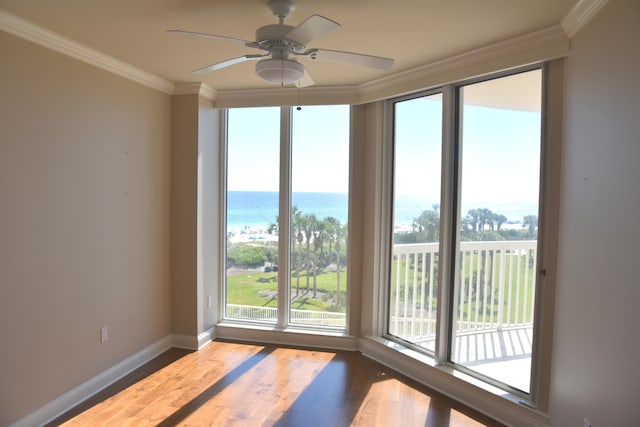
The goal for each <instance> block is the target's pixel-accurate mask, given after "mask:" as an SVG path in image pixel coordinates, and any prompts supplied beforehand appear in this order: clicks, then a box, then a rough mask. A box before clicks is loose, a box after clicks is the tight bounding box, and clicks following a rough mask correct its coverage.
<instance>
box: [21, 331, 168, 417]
mask: <svg viewBox="0 0 640 427" xmlns="http://www.w3.org/2000/svg"><path fill="white" fill-rule="evenodd" d="M172 346H173V342H172V338H171V336H166V337H165V338H163V339H161V340H159V341H156V342H155V343H153V344H151V345H150V346H148V347H146V348H144V349H142V350H140V351H139V352H137V353H136V354H134V355H132V356H130V357H128V358H126V359H125V360H123V361H122V362H120V363H118V364H116V365H114V366H112V367H111V368H109V369H107V370H106V371H104V372H102V373H100V374H98V375H96V376H95V377H93V378H91V379H90V380H88V381H86V382H84V383H83V384H80V385H79V386H78V387H76V388H74V389H73V390H71V391H69V392H67V393H65V394H63V395H62V396H60V397H58V398H57V399H54V400H52V401H51V402H49V403H47V404H46V405H44V406H42V407H40V408H39V409H36V410H35V411H34V412H32V413H30V414H29V415H27V416H26V417H24V418H22V419H20V420H18V421H16V422H15V423H13V424H11V425H10V426H9V427H31V426H41V425H43V424H45V423H47V422H49V421H51V420H54V419H55V418H56V417H59V416H60V415H62V414H64V413H65V412H67V411H68V410H70V409H72V408H73V407H75V406H76V405H78V404H80V403H82V402H83V401H85V400H86V399H88V398H89V397H91V396H93V395H94V394H96V393H98V392H99V391H100V390H103V389H105V388H106V387H108V386H110V385H111V384H113V383H114V382H116V381H118V380H119V379H121V378H122V377H124V376H125V375H127V374H128V373H130V372H132V371H133V370H135V369H137V368H139V367H140V366H142V365H144V364H145V363H147V362H148V361H150V360H151V359H153V358H154V357H157V356H158V355H160V354H162V353H164V352H165V351H167V350H168V349H170V348H171V347H172Z"/></svg>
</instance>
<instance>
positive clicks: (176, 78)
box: [0, 0, 577, 91]
mask: <svg viewBox="0 0 640 427" xmlns="http://www.w3.org/2000/svg"><path fill="white" fill-rule="evenodd" d="M294 1H295V0H294ZM576 3H577V0H528V1H527V0H519V1H514V0H449V1H445V0H394V1H390V0H297V1H295V4H296V9H295V11H294V12H293V13H292V14H291V16H290V17H289V18H288V19H287V20H286V21H285V24H289V25H294V26H295V25H298V24H299V23H301V22H302V21H303V20H304V19H306V18H307V17H308V16H310V15H313V14H319V15H322V16H325V17H327V18H330V19H332V20H334V21H336V22H338V23H340V24H341V28H339V29H337V30H336V31H334V32H332V33H330V34H328V35H326V36H323V37H322V38H320V39H317V40H314V41H312V42H311V43H309V44H308V46H307V48H323V49H333V50H345V51H351V52H359V53H365V54H369V55H375V56H383V57H389V58H393V59H395V64H394V66H393V67H392V68H391V69H390V70H388V71H381V70H375V69H368V68H364V67H360V66H356V65H348V64H340V63H332V62H319V61H313V62H312V61H311V60H309V59H306V58H303V59H300V62H302V63H303V64H304V65H305V67H306V68H307V71H308V72H309V74H310V75H311V77H312V78H313V80H314V81H315V82H316V86H343V85H347V86H353V85H358V84H362V83H366V82H370V81H373V80H376V79H380V78H382V77H385V76H389V75H394V74H397V73H400V72H403V71H407V70H410V69H413V68H415V67H418V66H421V65H424V64H429V63H432V62H434V61H438V60H441V59H445V58H449V57H451V56H454V55H457V54H461V53H464V52H467V51H470V50H473V49H477V48H479V47H482V46H486V45H488V44H492V43H496V42H500V41H503V40H507V39H511V38H513V37H516V36H519V35H523V34H527V33H531V32H534V31H537V30H541V29H545V28H549V27H553V26H557V25H559V24H561V22H562V20H563V18H565V17H566V16H567V15H568V14H569V12H570V11H571V10H572V9H573V8H574V6H575V5H576ZM0 9H4V10H5V11H7V12H9V13H11V14H14V15H17V16H18V17H20V18H23V19H25V20H27V21H30V22H32V23H34V24H36V25H38V26H41V27H44V28H46V29H48V30H50V31H53V32H55V33H57V34H59V35H62V36H64V37H67V38H70V39H72V40H74V41H76V42H78V43H81V44H83V45H85V46H88V47H90V48H93V49H96V50H98V51H100V52H102V53H103V54H106V55H108V56H111V57H113V58H115V59H117V60H120V61H123V62H125V63H128V64H130V65H132V66H134V67H137V68H140V69H142V70H144V71H146V72H149V73H151V74H154V75H155V76H158V77H161V78H163V79H165V80H168V81H170V82H172V83H176V84H178V83H189V82H203V83H205V84H206V85H208V86H209V87H211V88H214V89H216V90H218V91H224V90H235V89H261V88H269V87H272V86H271V85H270V84H269V83H266V82H264V81H263V80H261V79H260V78H259V77H257V76H256V75H255V74H254V67H255V62H253V61H248V62H245V63H241V64H237V65H233V66H230V67H228V68H225V69H222V70H218V71H214V72H211V73H208V74H204V75H194V74H192V73H191V71H192V70H194V69H197V68H200V67H203V66H206V65H209V64H212V63H216V62H218V61H223V60H225V59H229V58H234V57H238V56H241V55H244V54H251V53H258V52H259V51H257V50H255V49H250V48H247V47H244V46H241V45H239V44H235V43H229V42H225V41H220V40H214V39H206V38H201V37H191V36H186V35H183V34H175V33H167V32H166V30H167V29H175V28H177V29H183V30H188V31H197V32H205V33H212V34H218V35H225V36H230V37H236V38H241V39H247V40H254V39H255V30H256V29H257V28H258V27H260V26H263V25H267V24H275V23H277V20H276V18H275V17H274V16H273V15H272V14H271V11H270V10H269V8H268V7H267V0H90V1H87V0H0Z"/></svg>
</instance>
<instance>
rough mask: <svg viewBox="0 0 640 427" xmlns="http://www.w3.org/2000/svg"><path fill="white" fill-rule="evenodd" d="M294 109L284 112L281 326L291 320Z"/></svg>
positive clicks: (280, 237)
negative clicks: (292, 142)
mask: <svg viewBox="0 0 640 427" xmlns="http://www.w3.org/2000/svg"><path fill="white" fill-rule="evenodd" d="M291 129H292V125H291V107H282V108H281V109H280V193H279V216H278V218H279V225H278V230H279V233H278V326H279V327H282V328H284V327H286V326H287V325H288V324H289V320H290V304H289V301H290V299H291V298H290V286H289V281H290V280H291V279H290V277H291V274H290V271H289V268H290V258H291V236H290V234H291V139H292V138H291V135H292V132H291Z"/></svg>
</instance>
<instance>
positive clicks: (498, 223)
mask: <svg viewBox="0 0 640 427" xmlns="http://www.w3.org/2000/svg"><path fill="white" fill-rule="evenodd" d="M493 219H494V220H495V222H496V226H497V227H498V231H500V227H502V224H504V223H505V222H507V217H506V216H504V215H502V214H495V215H494V217H493Z"/></svg>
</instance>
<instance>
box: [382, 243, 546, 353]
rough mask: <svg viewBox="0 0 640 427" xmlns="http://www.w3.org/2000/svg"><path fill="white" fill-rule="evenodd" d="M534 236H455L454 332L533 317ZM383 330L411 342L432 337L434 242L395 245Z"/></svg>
mask: <svg viewBox="0 0 640 427" xmlns="http://www.w3.org/2000/svg"><path fill="white" fill-rule="evenodd" d="M536 246H537V245H536V241H535V240H523V241H473V242H461V243H460V251H459V253H458V260H457V261H458V266H459V270H458V271H457V273H456V274H457V277H456V292H455V293H454V301H455V304H454V310H455V313H453V315H454V321H455V324H456V333H457V334H458V335H460V334H465V333H475V332H482V331H490V330H503V329H506V328H515V327H531V325H532V322H533V305H534V293H535V292H534V288H535V274H534V266H535V262H536V260H535V258H536ZM392 265H393V273H392V280H391V282H392V283H391V294H390V302H391V304H390V307H389V308H390V321H389V332H390V333H391V334H393V335H396V336H399V337H401V338H404V339H407V340H409V341H411V342H414V343H423V342H424V343H426V342H428V341H431V340H433V339H434V338H435V330H436V329H435V328H436V304H437V283H438V278H437V274H438V244H437V243H418V244H404V245H395V246H394V248H393V263H392Z"/></svg>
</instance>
